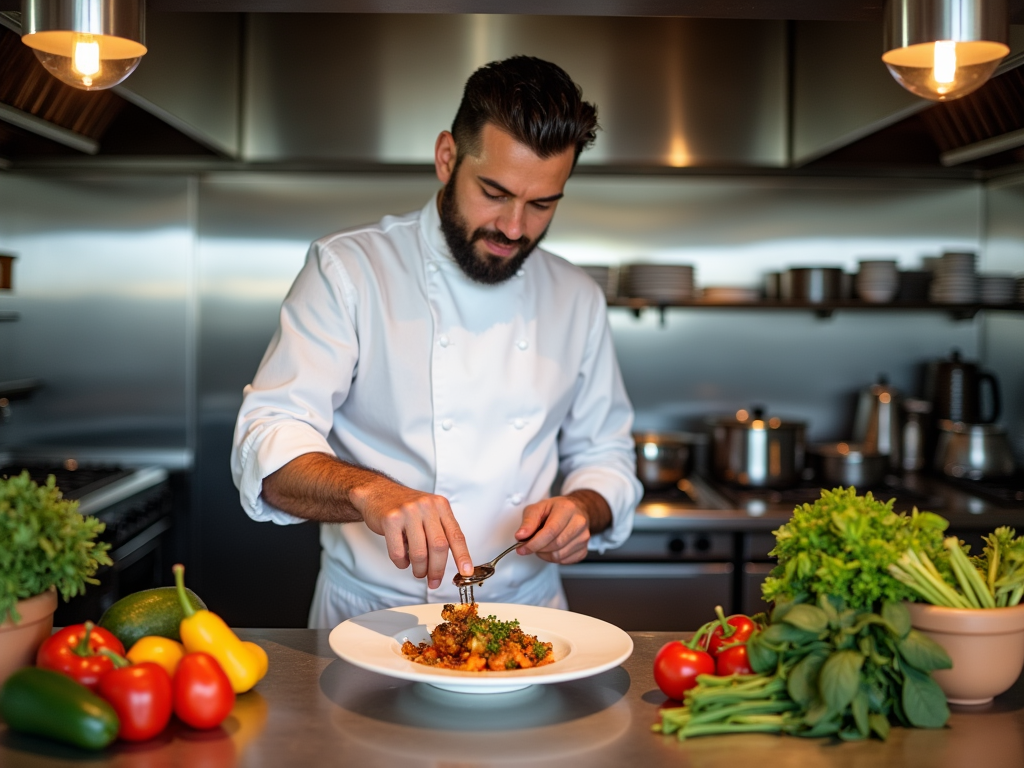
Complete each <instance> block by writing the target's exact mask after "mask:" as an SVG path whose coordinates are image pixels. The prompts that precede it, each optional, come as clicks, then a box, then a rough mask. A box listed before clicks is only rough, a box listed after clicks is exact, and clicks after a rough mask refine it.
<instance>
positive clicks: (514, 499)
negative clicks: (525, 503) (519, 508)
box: [509, 493, 523, 504]
mask: <svg viewBox="0 0 1024 768" xmlns="http://www.w3.org/2000/svg"><path fill="white" fill-rule="evenodd" d="M522 500H523V497H522V496H520V495H519V494H518V493H514V494H512V498H511V499H509V501H511V502H512V503H513V504H519V503H521V502H522Z"/></svg>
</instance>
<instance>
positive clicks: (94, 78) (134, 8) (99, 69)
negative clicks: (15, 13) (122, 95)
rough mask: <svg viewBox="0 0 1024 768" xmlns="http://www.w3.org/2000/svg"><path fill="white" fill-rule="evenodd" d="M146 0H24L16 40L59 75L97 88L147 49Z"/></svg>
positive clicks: (130, 67) (116, 78) (114, 80)
mask: <svg viewBox="0 0 1024 768" xmlns="http://www.w3.org/2000/svg"><path fill="white" fill-rule="evenodd" d="M145 24H146V11H145V0H23V2H22V16H21V31H22V36H21V41H22V42H23V43H25V45H27V46H29V47H30V48H32V49H33V51H34V52H35V54H36V58H38V59H39V61H40V62H42V64H43V66H44V67H46V69H47V70H49V72H50V73H51V74H52V75H53V76H54V77H56V78H57V79H58V80H61V81H62V82H65V83H67V84H68V85H72V86H74V87H75V88H81V89H82V90H84V91H98V90H101V89H103V88H110V87H111V86H114V85H117V84H118V83H120V82H121V81H122V80H124V79H125V78H126V77H128V75H130V74H131V73H132V72H133V71H135V68H136V67H137V66H138V65H139V61H141V59H142V57H143V55H144V54H145V53H146V46H145V43H144V41H145Z"/></svg>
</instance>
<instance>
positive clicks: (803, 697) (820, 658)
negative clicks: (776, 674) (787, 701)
mask: <svg viewBox="0 0 1024 768" xmlns="http://www.w3.org/2000/svg"><path fill="white" fill-rule="evenodd" d="M827 658H828V654H827V653H812V654H810V655H809V656H805V657H804V658H803V660H801V661H800V662H799V663H798V664H797V665H796V666H795V667H793V669H792V670H791V671H790V673H789V678H788V679H787V680H786V690H787V691H788V692H789V698H791V699H792V700H793V701H795V702H796V703H797V704H799V705H800V706H801V707H804V708H806V707H808V706H809V705H810V703H811V702H812V701H813V700H814V698H815V697H816V696H817V695H818V673H820V672H821V665H822V664H824V663H825V659H827Z"/></svg>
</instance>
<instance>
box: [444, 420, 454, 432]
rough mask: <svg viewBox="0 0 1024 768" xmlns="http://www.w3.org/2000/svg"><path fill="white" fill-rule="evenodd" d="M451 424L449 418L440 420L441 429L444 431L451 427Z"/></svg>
mask: <svg viewBox="0 0 1024 768" xmlns="http://www.w3.org/2000/svg"><path fill="white" fill-rule="evenodd" d="M452 426H453V425H452V420H451V419H445V420H444V421H442V422H441V429H443V430H444V431H445V432H447V431H448V430H449V429H451V428H452Z"/></svg>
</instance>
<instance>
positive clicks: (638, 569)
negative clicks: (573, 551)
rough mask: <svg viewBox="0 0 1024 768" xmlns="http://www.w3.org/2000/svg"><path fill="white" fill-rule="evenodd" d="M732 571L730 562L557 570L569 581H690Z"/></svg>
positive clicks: (586, 566)
mask: <svg viewBox="0 0 1024 768" xmlns="http://www.w3.org/2000/svg"><path fill="white" fill-rule="evenodd" d="M732 571H733V567H732V564H731V563H621V562H619V563H576V564H575V565H562V566H559V568H558V573H559V574H560V575H561V576H562V578H569V579H691V578H694V577H697V576H711V575H715V576H718V575H721V576H727V575H729V574H731V573H732Z"/></svg>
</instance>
